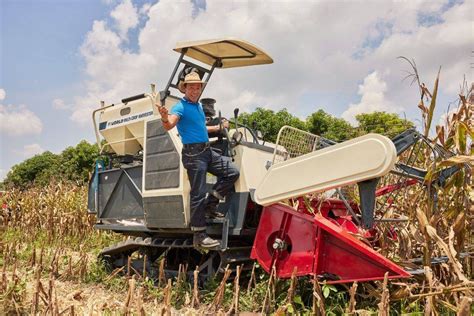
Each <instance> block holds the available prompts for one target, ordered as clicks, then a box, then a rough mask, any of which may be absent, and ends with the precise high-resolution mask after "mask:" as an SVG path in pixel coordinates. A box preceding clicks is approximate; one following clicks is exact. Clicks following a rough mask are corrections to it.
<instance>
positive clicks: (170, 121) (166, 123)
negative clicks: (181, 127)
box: [156, 104, 179, 131]
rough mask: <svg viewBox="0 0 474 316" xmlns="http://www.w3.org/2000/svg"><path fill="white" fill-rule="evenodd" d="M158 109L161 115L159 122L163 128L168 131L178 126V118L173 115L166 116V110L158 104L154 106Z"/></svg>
mask: <svg viewBox="0 0 474 316" xmlns="http://www.w3.org/2000/svg"><path fill="white" fill-rule="evenodd" d="M156 106H157V107H158V111H159V112H160V115H161V122H162V123H163V127H164V128H165V129H166V130H167V131H169V130H170V129H172V128H173V127H175V126H176V124H178V121H179V116H178V115H175V114H168V109H167V108H166V107H164V106H161V105H159V104H156Z"/></svg>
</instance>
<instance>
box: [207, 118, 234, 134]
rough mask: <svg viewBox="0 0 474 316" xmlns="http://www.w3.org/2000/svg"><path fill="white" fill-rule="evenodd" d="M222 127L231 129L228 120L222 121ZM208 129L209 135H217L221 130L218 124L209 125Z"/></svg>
mask: <svg viewBox="0 0 474 316" xmlns="http://www.w3.org/2000/svg"><path fill="white" fill-rule="evenodd" d="M222 127H223V128H229V121H228V120H226V119H222ZM206 128H207V132H208V133H217V132H219V131H220V129H221V128H220V126H219V124H217V125H208V126H206Z"/></svg>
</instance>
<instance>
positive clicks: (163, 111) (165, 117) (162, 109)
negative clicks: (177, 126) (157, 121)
mask: <svg viewBox="0 0 474 316" xmlns="http://www.w3.org/2000/svg"><path fill="white" fill-rule="evenodd" d="M155 105H156V107H157V108H158V112H160V115H161V120H162V121H163V122H167V121H168V109H167V108H166V107H164V106H161V105H160V104H158V103H156V104H155Z"/></svg>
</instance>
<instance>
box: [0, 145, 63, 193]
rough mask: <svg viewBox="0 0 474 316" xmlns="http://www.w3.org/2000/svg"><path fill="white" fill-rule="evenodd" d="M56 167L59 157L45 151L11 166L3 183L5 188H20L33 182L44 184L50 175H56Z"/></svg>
mask: <svg viewBox="0 0 474 316" xmlns="http://www.w3.org/2000/svg"><path fill="white" fill-rule="evenodd" d="M58 166H59V156H58V155H55V154H53V153H51V152H49V151H46V152H44V153H42V154H39V155H36V156H34V157H32V158H29V159H27V160H25V161H23V162H21V163H19V164H17V165H15V166H13V167H12V169H11V170H10V171H9V172H8V174H7V177H6V178H5V180H4V183H5V185H6V186H15V187H21V188H24V187H26V186H28V185H29V184H31V183H33V182H34V181H35V180H37V181H38V182H40V183H41V184H46V183H47V182H48V181H49V178H50V177H51V176H52V175H54V174H58V172H57V168H58ZM55 171H56V172H55Z"/></svg>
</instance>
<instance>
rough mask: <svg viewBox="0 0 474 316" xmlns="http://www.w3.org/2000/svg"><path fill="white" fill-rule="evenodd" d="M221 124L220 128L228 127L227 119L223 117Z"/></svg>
mask: <svg viewBox="0 0 474 316" xmlns="http://www.w3.org/2000/svg"><path fill="white" fill-rule="evenodd" d="M221 125H222V128H229V121H228V120H226V119H224V118H223V119H222V120H221Z"/></svg>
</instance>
